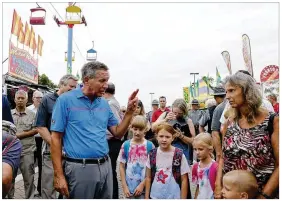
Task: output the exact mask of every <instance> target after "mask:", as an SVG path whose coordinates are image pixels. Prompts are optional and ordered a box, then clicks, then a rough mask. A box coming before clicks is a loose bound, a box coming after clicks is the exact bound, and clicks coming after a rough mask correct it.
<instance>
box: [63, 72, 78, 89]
mask: <svg viewBox="0 0 282 201" xmlns="http://www.w3.org/2000/svg"><path fill="white" fill-rule="evenodd" d="M69 80H74V81H78V79H77V77H75V76H73V75H71V74H67V75H64V76H63V77H62V78H61V79H60V82H59V88H60V87H61V86H66V85H67V84H68V81H69Z"/></svg>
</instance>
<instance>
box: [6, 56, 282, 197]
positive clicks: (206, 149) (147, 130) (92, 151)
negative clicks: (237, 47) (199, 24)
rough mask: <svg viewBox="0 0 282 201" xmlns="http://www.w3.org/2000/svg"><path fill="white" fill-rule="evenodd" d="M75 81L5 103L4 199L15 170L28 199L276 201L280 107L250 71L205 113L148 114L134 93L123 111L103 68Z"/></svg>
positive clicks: (186, 106) (189, 109) (222, 90)
mask: <svg viewBox="0 0 282 201" xmlns="http://www.w3.org/2000/svg"><path fill="white" fill-rule="evenodd" d="M81 75H82V81H83V85H78V83H77V82H78V80H77V78H76V77H74V76H72V75H65V76H63V77H62V78H61V79H60V81H59V89H58V90H57V91H56V92H54V93H49V94H45V95H44V94H42V93H41V92H40V91H35V92H34V93H33V105H31V106H29V107H26V106H27V98H28V97H27V92H26V91H25V90H24V89H19V90H18V91H17V92H16V94H15V104H16V108H15V109H13V110H10V108H9V103H8V101H7V98H6V97H5V96H2V103H3V104H2V116H3V121H2V125H3V126H2V130H3V132H2V133H3V134H2V142H3V148H2V158H3V159H2V167H3V171H2V185H3V198H14V193H15V188H14V185H15V177H16V176H17V172H18V169H20V172H21V173H22V176H23V181H24V191H25V198H26V199H31V198H42V199H56V198H74V199H119V198H126V199H150V198H151V199H191V198H195V199H214V198H217V199H221V198H226V199H253V198H279V137H278V135H279V116H278V115H279V103H278V102H277V97H276V96H275V95H274V94H271V95H269V96H268V97H267V98H268V100H267V99H264V98H263V97H262V94H261V92H260V89H259V87H258V86H257V84H256V81H255V80H254V78H253V77H251V76H250V74H249V73H248V72H247V71H243V70H240V71H238V72H237V73H235V74H233V75H230V76H228V77H227V78H226V79H225V80H224V83H222V84H221V85H218V86H216V87H214V88H213V96H214V99H209V100H207V101H206V110H202V109H200V104H199V101H198V100H197V99H194V100H192V102H191V103H186V102H185V100H184V99H175V100H174V102H173V103H172V105H171V107H167V101H166V97H165V96H161V97H160V98H159V99H158V100H157V99H156V100H153V101H152V110H151V111H150V112H148V113H146V112H145V109H144V105H143V103H142V101H141V100H139V99H138V92H139V89H136V90H135V91H133V92H132V94H131V95H130V96H129V98H128V104H127V106H120V104H119V102H118V100H117V99H116V98H115V93H116V89H115V85H114V84H113V83H111V82H109V78H110V76H109V69H108V67H107V66H106V65H105V64H103V63H101V62H98V61H95V62H89V63H86V64H85V65H84V66H83V67H82V69H81ZM141 90H142V89H141ZM35 163H37V165H38V170H39V171H38V173H39V177H38V182H37V187H35V185H34V175H35ZM192 184H193V185H195V186H196V190H195V192H194V191H191V185H192ZM36 191H37V193H36Z"/></svg>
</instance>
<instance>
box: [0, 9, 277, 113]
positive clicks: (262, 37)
mask: <svg viewBox="0 0 282 201" xmlns="http://www.w3.org/2000/svg"><path fill="white" fill-rule="evenodd" d="M52 4H53V6H54V7H55V9H56V10H57V11H58V12H59V14H60V15H61V16H62V17H65V8H66V6H67V3H52ZM39 5H40V6H41V7H44V8H45V9H46V10H47V22H46V25H45V26H34V29H35V33H36V39H37V34H40V36H41V37H42V38H43V40H44V46H43V56H42V57H40V58H39V73H40V74H43V73H45V74H46V75H47V76H48V77H49V78H50V79H51V80H52V81H53V82H55V83H58V80H59V79H60V78H61V77H62V76H63V75H64V74H66V62H65V61H64V52H65V51H66V50H67V27H66V26H61V27H58V26H57V24H56V23H55V22H54V20H53V15H55V14H56V16H57V17H59V16H58V14H57V13H56V11H55V10H54V8H53V7H52V6H51V4H50V3H39ZM76 5H78V6H80V7H81V8H82V13H83V15H84V16H85V18H86V21H87V23H88V26H87V27H85V26H84V25H75V26H74V39H75V42H76V43H77V45H78V47H79V50H78V48H77V47H76V45H75V43H73V47H74V51H75V52H76V60H75V62H74V63H73V74H75V75H76V73H77V71H80V68H81V67H82V65H83V64H84V63H85V59H86V51H87V50H88V49H90V48H91V47H92V42H91V41H92V40H94V41H95V47H94V49H96V50H97V51H98V60H99V61H101V62H103V63H105V64H106V65H108V67H109V68H110V75H111V77H110V81H112V82H113V83H114V84H115V85H116V98H117V99H118V101H119V102H120V104H121V105H126V103H127V99H128V96H129V95H130V94H131V92H132V91H133V90H135V89H136V88H139V89H140V92H139V95H138V96H139V99H141V100H142V102H143V103H144V105H145V106H146V110H147V111H146V112H148V110H149V109H150V101H151V95H150V94H149V93H150V92H153V93H155V94H154V98H158V97H159V96H162V95H164V96H166V97H167V101H168V104H169V105H170V104H172V102H173V101H174V100H175V99H176V98H182V97H183V95H182V94H183V93H182V87H184V86H188V85H189V83H190V81H193V77H192V76H191V75H190V73H191V72H198V73H200V75H199V76H198V77H202V76H204V75H207V73H209V74H210V75H215V69H216V66H218V69H219V72H220V74H221V77H224V76H225V75H227V74H228V70H227V67H226V65H225V63H224V61H223V59H222V56H221V52H222V51H224V50H227V51H229V53H230V56H231V66H232V71H233V72H236V71H237V70H239V69H244V68H245V65H244V60H243V56H242V38H241V37H242V34H248V35H249V37H250V40H251V49H252V62H253V67H254V74H255V78H256V79H257V80H258V81H259V76H260V72H261V70H262V69H263V68H264V67H265V66H267V65H279V63H278V62H279V55H278V48H279V43H278V42H279V40H278V39H279V32H278V31H279V20H278V19H279V5H278V3H178V4H176V3H174V4H172V3H112V4H110V3H77V4H76ZM33 7H37V5H36V4H35V3H3V24H2V25H3V27H2V30H3V46H2V47H3V60H4V59H5V58H6V57H8V52H9V38H10V32H11V25H12V16H13V9H16V11H17V13H18V14H19V15H20V16H21V17H22V20H23V22H24V23H25V21H28V20H29V16H30V8H33ZM79 51H80V52H81V53H80V52H79ZM7 63H8V62H6V63H5V64H4V66H3V67H4V68H3V71H4V73H6V72H7V71H8V64H7Z"/></svg>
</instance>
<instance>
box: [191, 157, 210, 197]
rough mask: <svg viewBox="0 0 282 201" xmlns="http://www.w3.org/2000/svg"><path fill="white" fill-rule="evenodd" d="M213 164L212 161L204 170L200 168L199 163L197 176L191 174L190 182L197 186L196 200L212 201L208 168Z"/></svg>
mask: <svg viewBox="0 0 282 201" xmlns="http://www.w3.org/2000/svg"><path fill="white" fill-rule="evenodd" d="M214 162H215V161H214V160H212V162H211V163H210V164H209V165H208V166H207V167H204V168H200V164H201V162H199V166H198V171H197V175H194V174H192V182H193V183H194V184H196V185H199V194H198V197H197V199H214V194H213V190H212V187H211V184H210V180H209V172H210V168H211V165H212V164H213V163H214ZM194 165H197V164H194Z"/></svg>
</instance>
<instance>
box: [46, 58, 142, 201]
mask: <svg viewBox="0 0 282 201" xmlns="http://www.w3.org/2000/svg"><path fill="white" fill-rule="evenodd" d="M81 74H82V80H83V88H78V89H75V90H72V91H70V92H67V93H65V94H63V95H61V96H60V97H59V98H58V99H57V102H56V104H55V107H54V110H53V114H52V121H51V124H52V125H51V131H52V137H51V153H52V161H53V166H54V184H55V189H56V190H57V191H58V192H60V193H61V194H63V195H64V196H66V197H68V198H75V199H99V198H101V199H111V198H112V194H113V178H112V168H111V160H110V159H109V156H108V152H109V147H108V143H107V138H106V131H107V128H108V129H109V130H110V132H111V133H112V134H113V135H114V136H116V137H118V138H121V137H123V135H124V134H125V133H126V131H127V129H128V126H129V124H130V121H131V119H132V116H133V113H134V111H135V110H136V108H137V102H138V98H137V97H136V95H137V93H138V89H137V90H136V91H134V92H133V93H132V94H131V96H130V97H129V100H128V106H127V112H126V114H125V116H124V118H123V120H122V121H121V123H120V124H118V121H117V119H116V118H115V117H114V114H113V113H112V111H111V108H110V106H109V104H108V102H107V100H106V99H104V98H102V96H103V94H104V93H105V89H106V88H107V86H108V80H109V72H108V67H107V66H106V65H105V64H103V63H101V62H97V61H95V62H89V63H87V64H85V65H84V66H83V68H82V69H81ZM62 142H63V145H64V152H65V153H66V156H65V161H66V162H65V165H64V167H62Z"/></svg>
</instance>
